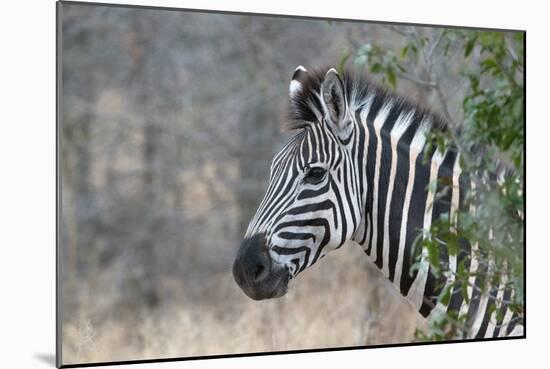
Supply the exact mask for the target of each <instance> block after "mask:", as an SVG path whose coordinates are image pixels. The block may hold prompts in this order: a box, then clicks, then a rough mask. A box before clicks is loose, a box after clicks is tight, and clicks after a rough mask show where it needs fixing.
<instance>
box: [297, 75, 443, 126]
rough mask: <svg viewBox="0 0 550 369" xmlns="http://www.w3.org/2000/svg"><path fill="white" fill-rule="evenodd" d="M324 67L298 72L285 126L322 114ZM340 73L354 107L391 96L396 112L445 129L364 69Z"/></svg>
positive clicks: (306, 122) (435, 116)
mask: <svg viewBox="0 0 550 369" xmlns="http://www.w3.org/2000/svg"><path fill="white" fill-rule="evenodd" d="M328 69H329V68H327V67H325V68H319V69H313V70H311V69H308V70H307V73H304V74H303V75H302V77H301V78H300V84H301V86H300V89H299V90H297V91H296V92H295V93H294V94H292V95H291V98H290V104H289V109H288V119H287V123H286V128H287V129H289V130H297V129H301V128H305V127H307V126H308V125H311V124H312V123H315V122H319V121H320V118H321V117H322V114H323V113H322V111H323V108H322V105H321V101H320V91H321V84H322V83H323V80H324V78H325V74H326V72H327V71H328ZM341 77H342V81H343V82H344V89H345V92H346V96H347V99H348V105H349V106H350V108H351V109H352V110H354V111H355V110H357V109H360V108H362V107H363V106H364V105H365V104H367V102H368V101H369V100H371V101H375V100H376V101H377V102H378V103H381V104H383V103H384V102H386V101H388V100H392V101H394V102H395V103H396V104H394V106H395V107H396V108H397V109H399V112H404V113H413V114H414V115H415V118H416V119H414V121H415V122H417V123H418V124H419V123H420V122H422V121H425V120H429V121H430V122H431V126H432V128H436V129H439V130H441V131H446V130H447V129H448V126H449V125H448V123H447V122H446V121H445V120H444V119H443V118H442V117H441V116H440V115H439V114H437V113H435V112H433V111H431V110H429V109H427V108H425V107H424V106H422V105H421V104H418V103H413V102H411V101H410V100H408V99H407V98H405V97H403V96H400V95H398V94H396V93H394V92H393V91H390V90H388V89H386V88H384V87H382V86H380V85H379V84H378V83H376V82H374V81H373V80H372V79H371V78H369V76H368V75H366V73H359V72H356V71H352V70H346V71H344V73H343V74H342V75H341ZM373 99H374V100H373Z"/></svg>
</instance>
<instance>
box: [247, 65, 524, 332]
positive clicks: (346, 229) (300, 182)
mask: <svg viewBox="0 0 550 369" xmlns="http://www.w3.org/2000/svg"><path fill="white" fill-rule="evenodd" d="M289 121H290V128H291V129H295V130H296V131H297V133H296V135H295V136H293V137H292V138H291V139H290V141H289V142H288V143H287V144H286V145H285V146H284V147H283V148H282V149H281V151H280V152H279V153H278V154H277V155H276V156H275V157H274V159H273V162H272V166H271V177H270V181H269V186H268V189H267V192H266V194H265V196H264V199H263V201H262V202H261V204H260V206H259V208H258V210H257V213H256V215H255V216H254V218H253V219H252V221H251V222H250V225H249V227H248V230H247V234H246V237H253V236H254V235H258V234H262V235H263V236H264V237H265V239H266V240H267V245H268V248H269V253H270V255H271V258H272V259H273V261H274V262H275V263H277V264H279V265H282V266H284V267H286V268H287V269H288V271H289V272H290V275H291V276H292V277H294V276H296V275H297V274H298V273H300V272H302V271H303V270H304V269H306V268H307V267H309V266H311V265H312V264H314V263H315V262H316V261H317V260H318V259H319V258H322V257H323V256H324V255H326V253H327V252H329V251H330V250H334V249H337V248H339V247H340V246H342V245H343V244H344V243H345V242H346V241H348V240H354V241H356V242H357V243H359V244H360V245H361V246H362V247H363V249H364V250H365V252H366V254H367V255H368V256H369V258H370V259H371V260H372V261H373V262H374V263H376V265H377V266H378V267H379V268H380V269H381V270H382V272H383V273H384V275H385V276H386V277H387V278H389V280H391V281H392V283H393V284H394V285H395V286H396V287H397V288H398V289H399V290H400V291H401V293H402V294H403V296H405V297H406V298H407V299H408V300H409V302H410V303H411V304H412V305H413V306H414V307H415V308H416V309H418V311H419V312H420V313H421V314H422V315H423V316H425V317H434V316H436V315H437V314H438V313H441V312H446V311H451V310H453V311H456V312H457V313H458V312H460V313H462V314H466V315H467V316H468V321H469V323H470V326H471V328H470V330H469V332H468V334H467V338H479V337H502V336H505V335H510V334H514V335H515V334H520V333H521V332H522V327H521V325H520V324H519V322H518V317H517V316H516V315H515V314H514V313H513V312H512V311H511V310H510V308H509V307H508V306H507V305H506V303H498V302H497V306H496V307H497V310H499V311H500V314H496V312H495V311H492V312H491V311H490V309H489V308H488V307H489V305H490V304H489V301H492V300H493V301H494V300H495V299H496V300H498V301H509V300H510V298H511V291H510V289H507V288H505V283H504V282H505V281H503V282H502V283H501V285H500V286H493V287H492V288H489V289H484V288H483V287H484V286H483V285H482V283H483V281H481V279H480V278H479V277H472V278H471V281H470V282H471V286H470V287H468V290H467V291H466V292H467V296H468V299H467V300H466V299H464V298H463V293H462V292H461V291H460V289H459V287H458V286H455V283H454V282H455V281H454V278H455V276H454V274H453V273H456V270H457V265H459V264H462V265H465V266H466V268H469V270H470V271H471V272H474V273H475V272H476V271H478V270H479V268H482V267H491V266H490V265H489V266H481V265H479V264H478V262H477V257H476V254H477V252H478V251H477V250H478V246H477V245H475V244H474V245H470V244H469V243H468V242H467V241H466V240H462V242H461V247H460V252H459V253H458V255H448V254H447V253H446V252H443V253H442V254H441V260H442V262H445V263H447V264H448V265H449V270H450V273H448V275H447V276H446V277H440V278H439V280H436V277H435V275H434V274H433V273H432V271H431V270H430V264H429V262H428V260H427V250H425V249H423V250H419V252H420V253H421V257H420V258H421V262H420V267H419V268H418V269H417V270H415V271H414V272H412V273H411V264H412V262H413V259H414V257H413V256H414V253H415V250H414V249H413V244H414V241H415V239H416V238H417V237H418V236H419V235H421V234H423V233H422V230H427V229H429V228H430V226H431V224H432V222H433V221H435V220H436V219H439V218H440V217H441V216H442V215H443V214H447V215H449V216H450V219H453V220H454V222H455V223H456V214H457V212H458V210H459V209H460V207H461V204H462V203H463V198H464V196H465V191H467V190H468V189H469V188H470V185H469V180H468V178H467V175H466V174H465V173H462V172H461V168H460V164H459V153H458V152H457V150H456V149H455V148H452V147H450V148H448V149H447V150H446V151H445V152H443V153H442V152H440V151H438V150H436V149H435V148H434V149H432V150H431V152H425V145H426V137H427V134H428V132H429V131H430V130H432V129H441V130H444V129H446V125H445V123H444V122H443V121H442V120H441V119H440V118H438V117H437V116H436V115H434V114H432V113H429V112H427V111H426V110H423V109H420V108H419V107H417V106H415V105H412V104H410V103H409V102H407V101H406V100H404V99H402V98H400V97H398V96H395V95H393V94H391V93H389V92H387V91H385V90H384V89H382V88H380V87H378V86H377V85H375V84H373V83H371V82H370V81H368V80H366V79H365V78H364V77H362V76H356V75H353V74H351V73H346V74H345V75H344V76H343V78H340V76H339V75H338V73H337V72H336V71H335V70H334V69H330V70H328V72H325V71H313V72H312V71H307V70H306V69H305V68H303V67H299V68H297V69H296V71H295V73H294V75H293V78H292V81H291V84H290V117H289ZM442 180H443V181H442ZM440 182H446V183H449V184H450V186H449V190H448V191H446V192H443V193H444V195H443V196H435V194H434V192H433V191H429V190H428V188H429V185H430V184H435V183H440ZM437 186H441V185H440V184H437ZM439 189H440V188H439V187H438V190H439ZM439 192H440V191H436V193H439ZM470 210H471V211H475V209H470ZM457 226H458V225H457ZM444 286H450V288H452V292H451V298H450V299H449V302H448V304H447V305H443V304H441V303H439V304H437V305H436V302H437V300H436V296H437V295H438V294H439V292H440V291H441V288H443V287H444ZM485 290H487V292H483V291H485ZM467 301H468V302H467ZM497 317H500V318H497ZM499 319H500V321H499Z"/></svg>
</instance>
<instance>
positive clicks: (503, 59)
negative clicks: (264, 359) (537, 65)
mask: <svg viewBox="0 0 550 369" xmlns="http://www.w3.org/2000/svg"><path fill="white" fill-rule="evenodd" d="M524 45H525V32H523V31H513V30H486V29H463V28H459V27H443V26H422V25H409V24H390V23H381V22H370V21H351V20H336V19H320V18H307V17H297V16H274V15H265V14H264V15H258V14H241V13H227V12H216V11H210V12H204V11H197V10H185V9H166V8H165V9H163V8H151V7H138V6H121V5H108V4H92V3H90V4H86V3H78V2H65V1H63V2H59V3H58V126H57V133H58V147H57V150H58V152H57V155H58V194H59V196H58V245H57V247H58V250H57V251H58V265H57V270H58V297H57V303H58V306H57V309H58V325H57V335H58V340H57V341H58V348H57V351H58V352H57V361H58V366H71V365H82V364H84V365H86V364H90V365H91V364H94V363H112V362H128V363H131V362H139V361H144V360H145V361H148V360H162V359H174V360H183V359H189V358H202V357H219V356H235V355H254V354H260V353H284V352H300V351H317V350H335V349H355V348H368V347H380V346H388V345H390V346H391V345H402V344H424V343H437V342H440V343H441V342H450V341H469V340H486V339H505V338H522V337H525V314H524V306H525V297H524V273H525V270H524V269H525V268H524V265H525V263H524V249H525V244H524V197H525V192H524V167H525V163H524V160H525V154H524V147H525V144H524V141H525V137H524V132H525V130H524V120H525V112H524V109H525V94H524V75H525V69H524V68H525V67H524V66H525V63H524V58H525V50H524ZM325 256H326V258H325Z"/></svg>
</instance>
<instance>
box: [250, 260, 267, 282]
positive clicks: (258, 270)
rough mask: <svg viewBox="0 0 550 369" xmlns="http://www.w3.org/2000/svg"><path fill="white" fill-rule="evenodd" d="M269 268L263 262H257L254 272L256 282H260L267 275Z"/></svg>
mask: <svg viewBox="0 0 550 369" xmlns="http://www.w3.org/2000/svg"><path fill="white" fill-rule="evenodd" d="M266 271H267V268H266V267H265V266H264V265H263V264H256V266H255V267H254V270H253V272H252V276H253V278H254V282H259V281H261V280H262V279H264V278H265V276H266V275H267V272H266Z"/></svg>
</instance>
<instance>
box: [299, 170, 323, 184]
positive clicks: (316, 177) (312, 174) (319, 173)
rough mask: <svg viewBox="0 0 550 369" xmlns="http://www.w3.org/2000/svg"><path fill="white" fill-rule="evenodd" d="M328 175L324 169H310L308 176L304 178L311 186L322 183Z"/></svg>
mask: <svg viewBox="0 0 550 369" xmlns="http://www.w3.org/2000/svg"><path fill="white" fill-rule="evenodd" d="M326 173H327V171H326V170H325V169H324V168H320V167H314V168H310V169H309V170H308V171H307V173H306V176H305V177H304V181H305V182H307V183H310V184H317V183H319V182H321V181H322V180H323V178H325V174H326Z"/></svg>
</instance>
